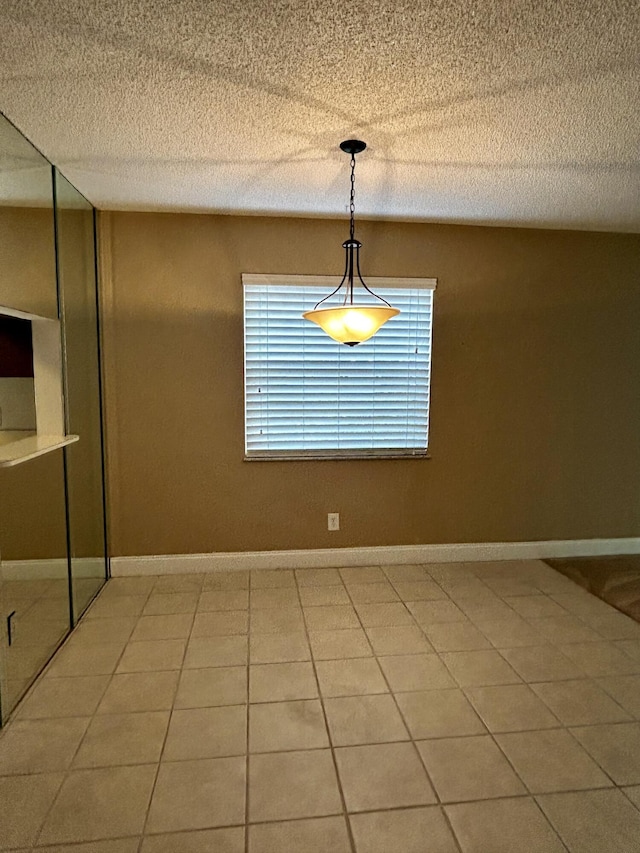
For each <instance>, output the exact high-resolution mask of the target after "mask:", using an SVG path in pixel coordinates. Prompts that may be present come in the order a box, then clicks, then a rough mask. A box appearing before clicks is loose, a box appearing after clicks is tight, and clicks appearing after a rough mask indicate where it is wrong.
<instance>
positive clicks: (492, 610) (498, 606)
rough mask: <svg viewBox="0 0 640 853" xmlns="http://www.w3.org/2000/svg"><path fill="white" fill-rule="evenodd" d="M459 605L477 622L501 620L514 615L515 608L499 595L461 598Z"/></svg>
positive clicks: (468, 616)
mask: <svg viewBox="0 0 640 853" xmlns="http://www.w3.org/2000/svg"><path fill="white" fill-rule="evenodd" d="M457 605H458V607H459V608H460V610H462V612H463V613H464V614H465V616H467V618H468V619H471V621H472V622H473V623H475V624H477V623H478V622H499V621H501V620H503V619H510V618H511V617H512V616H513V610H512V609H511V608H510V607H509V605H508V604H505V603H504V601H502V600H501V599H500V598H497V597H496V598H487V597H486V596H482V597H476V598H461V599H459V600H458V601H457ZM542 641H543V640H542V639H541V642H542Z"/></svg>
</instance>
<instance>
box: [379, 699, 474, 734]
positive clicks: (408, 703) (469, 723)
mask: <svg viewBox="0 0 640 853" xmlns="http://www.w3.org/2000/svg"><path fill="white" fill-rule="evenodd" d="M396 698H397V702H398V705H399V706H400V710H401V711H402V714H403V716H404V718H405V720H406V722H407V725H408V726H409V731H410V732H411V735H412V736H413V737H414V738H436V737H462V736H464V735H477V734H486V729H485V727H484V725H483V724H482V721H481V720H480V718H479V717H478V715H477V714H476V712H475V711H474V710H473V708H472V707H471V704H470V703H469V702H468V700H467V699H466V697H465V696H464V694H463V693H462V691H461V690H426V691H421V692H417V693H399V694H398V695H397V697H396Z"/></svg>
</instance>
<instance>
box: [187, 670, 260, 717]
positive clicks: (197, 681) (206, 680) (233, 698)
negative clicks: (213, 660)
mask: <svg viewBox="0 0 640 853" xmlns="http://www.w3.org/2000/svg"><path fill="white" fill-rule="evenodd" d="M247 689H248V686H247V668H246V667H245V666H231V667H225V666H221V667H208V668H207V669H186V670H184V672H182V674H181V675H180V683H179V685H178V692H177V694H176V699H175V707H176V708H206V707H211V706H215V705H241V704H243V703H245V702H246V701H247Z"/></svg>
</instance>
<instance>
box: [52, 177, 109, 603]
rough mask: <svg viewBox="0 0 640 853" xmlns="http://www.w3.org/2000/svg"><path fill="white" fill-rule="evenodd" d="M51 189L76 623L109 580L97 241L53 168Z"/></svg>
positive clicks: (83, 207) (84, 206)
mask: <svg viewBox="0 0 640 853" xmlns="http://www.w3.org/2000/svg"><path fill="white" fill-rule="evenodd" d="M55 187H56V225H57V249H58V275H59V287H60V306H61V318H62V324H63V330H64V331H63V359H64V370H65V378H66V417H67V424H66V432H67V433H73V434H75V435H79V436H80V440H79V441H78V443H77V444H73V445H70V446H69V447H68V448H67V449H66V451H65V453H66V460H67V495H68V501H69V543H70V548H71V581H72V591H73V609H74V616H75V618H76V619H77V618H78V617H79V616H80V614H81V613H82V612H83V611H84V610H85V608H86V606H87V604H88V603H89V602H90V601H91V599H92V598H93V596H94V595H95V594H96V592H97V591H98V590H99V589H100V587H101V586H102V584H103V583H104V581H105V576H106V561H105V526H104V501H103V497H104V496H103V472H102V420H101V401H100V365H99V343H98V313H97V301H96V278H95V261H96V258H95V237H94V218H93V208H92V206H91V205H90V204H89V202H88V201H87V200H86V199H85V198H84V197H83V196H82V195H81V194H80V193H79V192H78V191H77V190H76V189H75V188H74V187H73V186H72V185H71V184H70V183H69V182H68V181H67V180H66V178H64V177H63V176H62V175H61V174H60V173H59V172H58V170H57V169H56V170H55Z"/></svg>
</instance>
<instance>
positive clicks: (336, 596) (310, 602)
mask: <svg viewBox="0 0 640 853" xmlns="http://www.w3.org/2000/svg"><path fill="white" fill-rule="evenodd" d="M300 601H301V602H302V606H303V607H320V606H326V605H332V604H333V605H335V604H351V600H350V598H349V596H348V595H347V590H346V589H345V588H344V586H343V585H342V584H340V586H336V585H332V586H303V587H300Z"/></svg>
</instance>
